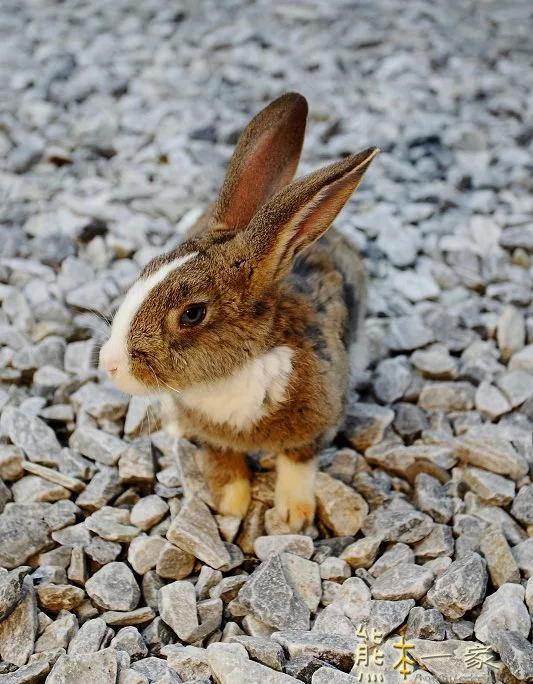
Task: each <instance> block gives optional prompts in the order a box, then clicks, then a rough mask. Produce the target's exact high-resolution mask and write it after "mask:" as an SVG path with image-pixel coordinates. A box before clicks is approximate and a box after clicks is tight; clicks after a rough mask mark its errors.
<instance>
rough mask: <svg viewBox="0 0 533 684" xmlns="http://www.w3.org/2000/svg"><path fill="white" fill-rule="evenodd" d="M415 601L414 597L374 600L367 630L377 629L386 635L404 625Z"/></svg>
mask: <svg viewBox="0 0 533 684" xmlns="http://www.w3.org/2000/svg"><path fill="white" fill-rule="evenodd" d="M414 605H415V602H414V600H413V599H405V600H402V601H381V600H379V601H372V602H371V604H370V614H369V617H368V624H367V630H368V629H370V630H372V629H376V630H378V631H379V632H381V634H382V635H383V636H384V637H385V636H387V635H388V634H390V633H391V632H394V630H396V629H397V628H398V627H399V626H400V625H402V624H403V623H404V622H405V620H406V619H407V616H408V615H409V611H410V610H411V608H413V606H414Z"/></svg>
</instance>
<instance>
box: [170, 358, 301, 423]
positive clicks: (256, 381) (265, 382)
mask: <svg viewBox="0 0 533 684" xmlns="http://www.w3.org/2000/svg"><path fill="white" fill-rule="evenodd" d="M293 353H294V352H293V350H292V349H290V347H285V346H282V347H276V348H275V349H272V350H271V351H269V352H267V353H266V354H262V355H261V356H258V357H257V358H255V359H253V361H250V362H249V363H247V364H246V365H245V366H244V367H243V368H241V369H240V370H238V371H236V372H235V373H234V374H233V375H231V376H230V377H228V378H224V380H219V381H217V382H213V383H209V384H205V385H198V386H196V387H192V388H190V389H188V390H185V391H183V392H181V393H180V395H179V400H178V401H179V403H183V404H185V406H188V407H189V408H192V409H194V410H196V411H199V412H200V413H202V414H203V415H204V416H206V417H207V418H209V419H210V420H212V421H213V422H214V423H226V424H228V425H231V426H232V427H234V428H236V429H237V430H246V429H247V428H250V427H251V426H252V425H253V424H254V423H257V422H258V421H259V420H261V418H262V417H263V416H264V415H265V413H266V406H265V402H266V400H267V399H270V400H271V401H273V402H274V403H279V402H281V401H283V400H284V398H285V395H286V390H287V385H288V382H289V377H290V374H291V371H292V356H293Z"/></svg>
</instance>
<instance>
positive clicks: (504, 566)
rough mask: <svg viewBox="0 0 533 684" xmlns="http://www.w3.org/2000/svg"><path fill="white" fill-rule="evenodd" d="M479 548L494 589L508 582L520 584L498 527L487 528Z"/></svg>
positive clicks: (513, 563) (510, 553)
mask: <svg viewBox="0 0 533 684" xmlns="http://www.w3.org/2000/svg"><path fill="white" fill-rule="evenodd" d="M479 548H480V550H481V552H482V553H483V555H484V556H485V560H486V561H487V566H488V568H489V573H490V578H491V581H492V584H493V585H494V586H495V587H501V586H502V585H505V584H506V583H508V582H514V583H517V582H520V571H519V569H518V566H517V564H516V561H515V559H514V557H513V554H512V552H511V548H510V547H509V543H508V542H507V539H506V538H505V535H504V534H503V533H502V530H501V527H500V526H499V525H491V526H489V527H488V528H487V530H486V531H485V532H484V533H483V536H482V537H481V540H480V544H479Z"/></svg>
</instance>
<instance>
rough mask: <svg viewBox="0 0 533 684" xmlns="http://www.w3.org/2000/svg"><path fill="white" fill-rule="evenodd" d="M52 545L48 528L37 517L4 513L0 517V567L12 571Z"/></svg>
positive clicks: (9, 512)
mask: <svg viewBox="0 0 533 684" xmlns="http://www.w3.org/2000/svg"><path fill="white" fill-rule="evenodd" d="M52 544H53V542H52V540H51V539H50V537H49V528H48V525H47V524H46V523H45V521H44V520H43V519H42V518H41V517H38V516H35V517H34V516H32V515H21V514H20V513H19V511H18V509H17V510H16V511H15V512H11V511H10V510H9V511H8V510H6V511H4V513H2V514H1V515H0V567H4V568H8V569H12V568H16V567H18V566H19V565H23V564H24V562H25V561H26V560H27V559H28V558H29V557H30V556H33V554H35V553H38V552H39V551H42V550H43V549H45V548H46V547H48V546H51V545H52Z"/></svg>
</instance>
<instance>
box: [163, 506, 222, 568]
mask: <svg viewBox="0 0 533 684" xmlns="http://www.w3.org/2000/svg"><path fill="white" fill-rule="evenodd" d="M167 537H168V539H169V540H170V541H171V542H172V543H173V544H175V545H176V546H179V547H180V548H181V549H183V550H184V551H187V552H188V553H190V554H191V555H193V556H194V557H195V558H198V559H199V560H201V561H202V562H204V563H207V564H208V565H210V566H211V567H213V568H215V569H217V568H221V567H223V566H225V565H227V564H228V563H229V562H230V555H229V553H228V550H227V548H226V547H225V546H224V544H223V542H222V540H221V539H220V535H219V532H218V528H217V524H216V522H215V520H214V518H213V516H212V515H211V513H210V511H209V509H208V508H207V506H206V505H205V504H204V503H203V502H202V501H199V500H198V499H190V500H188V501H186V502H185V504H184V505H183V507H182V509H181V511H180V512H179V513H178V515H177V516H176V517H175V518H174V520H173V521H172V525H171V526H170V529H169V530H168V532H167Z"/></svg>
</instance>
